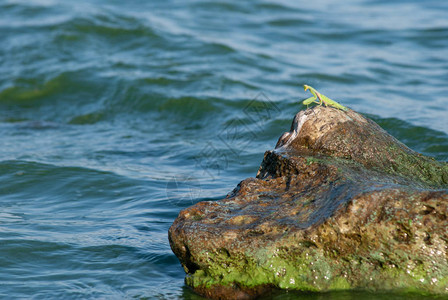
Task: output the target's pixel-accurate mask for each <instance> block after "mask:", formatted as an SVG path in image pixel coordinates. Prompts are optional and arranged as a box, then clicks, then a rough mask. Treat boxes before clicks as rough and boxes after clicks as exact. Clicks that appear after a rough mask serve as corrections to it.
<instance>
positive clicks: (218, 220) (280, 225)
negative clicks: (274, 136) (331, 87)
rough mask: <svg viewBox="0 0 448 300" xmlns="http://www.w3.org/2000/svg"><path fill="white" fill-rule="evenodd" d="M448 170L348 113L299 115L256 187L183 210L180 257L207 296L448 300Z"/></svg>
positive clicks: (178, 227) (176, 232) (174, 240)
mask: <svg viewBox="0 0 448 300" xmlns="http://www.w3.org/2000/svg"><path fill="white" fill-rule="evenodd" d="M447 228H448V165H447V164H446V163H441V162H437V161H435V160H433V159H431V158H428V157H425V156H422V155H420V154H418V153H416V152H414V151H412V150H410V149H409V148H407V147H406V146H405V145H403V144H402V143H400V142H399V141H397V140H396V139H395V138H393V137H392V136H390V135H389V134H387V133H386V132H385V131H384V130H382V129H381V128H380V127H379V126H378V125H377V124H375V123H374V122H373V121H371V120H368V119H366V118H364V117H363V116H361V115H360V114H358V113H356V112H354V111H352V110H349V111H348V112H343V111H340V110H336V109H332V108H325V107H316V108H314V109H308V110H305V111H301V112H299V113H298V114H297V115H296V117H295V118H294V121H293V124H292V127H291V131H290V132H287V133H285V134H283V135H282V137H281V138H280V139H279V141H278V143H277V146H276V149H275V150H273V151H267V152H266V154H265V156H264V159H263V162H262V164H261V166H260V169H259V171H258V174H257V177H256V178H249V179H246V180H243V181H242V182H241V183H240V184H239V185H238V186H237V187H236V188H235V189H234V190H233V191H232V192H231V193H230V194H229V195H228V196H227V197H226V198H225V199H222V200H219V201H205V202H200V203H197V204H196V205H193V206H192V207H189V208H187V209H184V210H182V211H181V212H180V214H179V216H178V217H177V219H176V220H175V221H174V223H173V225H172V226H171V228H170V230H169V240H170V245H171V248H172V250H173V252H174V253H175V254H176V256H177V257H178V258H179V260H180V262H181V264H182V265H183V267H184V269H185V271H186V273H187V276H186V283H187V284H188V285H189V286H191V287H192V288H193V289H194V290H195V291H197V292H198V293H200V294H202V295H204V296H207V297H210V298H215V299H227V298H234V299H235V298H238V299H244V298H254V297H256V296H258V295H261V294H263V293H266V292H268V291H270V290H271V289H274V288H280V289H290V290H299V291H332V290H349V289H356V290H369V291H397V292H416V293H425V294H442V295H448V233H447Z"/></svg>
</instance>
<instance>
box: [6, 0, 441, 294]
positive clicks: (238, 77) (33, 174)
mask: <svg viewBox="0 0 448 300" xmlns="http://www.w3.org/2000/svg"><path fill="white" fill-rule="evenodd" d="M300 2H302V1H300ZM447 16H448V2H446V1H418V0H415V1H412V0H409V1H405V0H400V1H374V0H370V1H367V0H347V1H330V0H327V1H326V0H317V1H312V2H309V3H292V2H291V1H275V2H274V1H245V2H242V1H230V0H229V1H199V0H198V1H169V0H168V1H159V0H152V1H137V0H134V1H106V0H77V1H53V0H27V1H13V0H0V136H1V140H0V141H1V142H0V298H7V299H14V298H20V299H24V298H26V299H28V298H35V299H42V298H49V299H63V298H79V299H89V298H91V299H98V298H102V299H122V298H137V299H153V298H158V299H178V298H180V299H199V297H197V296H195V295H194V294H193V293H192V292H191V291H190V290H189V289H188V288H187V287H185V285H184V281H183V280H184V271H183V269H182V268H181V266H180V264H179V262H178V260H177V258H176V257H175V256H174V255H173V254H172V252H171V250H170V247H169V243H168V238H167V231H168V228H169V226H170V225H171V223H172V222H173V221H174V219H175V218H176V216H177V214H178V213H179V211H180V210H181V209H182V208H185V207H188V206H190V205H192V204H194V203H196V202H199V201H203V200H218V199H220V198H222V197H224V196H225V195H226V193H228V192H230V191H231V190H232V189H233V188H234V187H235V185H236V184H237V183H238V182H239V181H240V180H242V179H244V178H247V177H250V176H255V174H256V171H257V169H258V166H259V165H260V162H261V160H262V158H263V153H264V151H265V150H268V149H272V148H273V147H274V146H275V143H276V141H277V139H278V137H279V136H280V135H281V134H282V133H283V132H284V131H286V130H288V129H289V126H290V123H291V120H292V117H293V116H294V114H295V113H296V112H297V111H298V110H300V109H303V107H302V106H301V105H300V104H299V100H301V99H304V98H307V97H309V96H310V95H309V94H308V95H307V94H305V93H304V91H303V89H302V87H301V85H302V84H305V83H306V84H309V85H311V86H314V87H315V88H317V89H319V90H320V91H321V92H323V93H324V94H326V95H328V96H330V97H331V98H333V99H336V100H338V101H339V102H341V103H342V104H344V105H346V106H349V107H351V108H352V109H354V110H357V111H359V112H361V113H364V114H366V115H368V116H369V117H371V118H373V119H374V120H375V121H376V122H378V123H379V124H380V125H381V126H382V127H383V128H385V129H386V130H387V131H389V132H390V133H392V134H393V135H394V136H396V137H397V138H398V139H400V140H401V141H403V142H404V143H406V144H407V145H408V146H410V147H411V148H412V149H414V150H416V151H419V152H421V153H423V154H425V155H430V156H433V157H435V158H436V159H437V160H440V161H448V55H447V53H448V18H447ZM288 295H290V294H288V293H280V294H279V295H277V296H276V297H277V298H278V299H286V298H288V297H290V296H288ZM329 296H332V297H333V299H355V298H358V297H359V294H357V293H335V294H326V295H324V296H320V295H306V297H307V299H321V297H329ZM364 297H367V294H365V295H364ZM369 297H376V296H369ZM378 297H379V296H378ZM381 297H382V296H381ZM390 297H392V296H391V295H386V296H384V299H390ZM396 297H397V298H394V299H405V298H402V297H400V296H396ZM326 299H327V298H326ZM371 299H373V298H371ZM406 299H408V298H406Z"/></svg>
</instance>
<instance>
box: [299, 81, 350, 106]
mask: <svg viewBox="0 0 448 300" xmlns="http://www.w3.org/2000/svg"><path fill="white" fill-rule="evenodd" d="M303 87H304V88H305V91H306V90H310V92H311V94H313V96H312V97H310V98H308V99H305V100H303V104H305V105H306V106H308V105H310V104H311V103H313V102H314V103H318V104H319V105H322V104H324V105H325V106H331V107H334V108H337V109H340V110H344V111H346V110H348V108H347V107H345V106H342V105H341V104H339V103H337V102H336V101H334V100H331V99H330V98H328V97H327V96H325V95H322V94H321V93H319V92H318V91H317V90H316V89H314V88H312V87H310V86H309V85H306V84H305V85H304V86H303ZM318 99H319V100H318Z"/></svg>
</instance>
